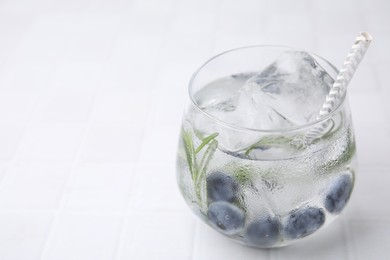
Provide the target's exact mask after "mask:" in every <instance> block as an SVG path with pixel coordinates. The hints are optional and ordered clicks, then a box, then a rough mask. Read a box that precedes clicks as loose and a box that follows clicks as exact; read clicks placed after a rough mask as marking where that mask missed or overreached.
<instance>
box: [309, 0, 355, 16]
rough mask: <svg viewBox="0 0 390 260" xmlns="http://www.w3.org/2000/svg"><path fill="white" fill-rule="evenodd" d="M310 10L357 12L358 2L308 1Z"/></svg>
mask: <svg viewBox="0 0 390 260" xmlns="http://www.w3.org/2000/svg"><path fill="white" fill-rule="evenodd" d="M310 5H311V7H312V12H313V13H314V14H317V13H332V12H335V11H336V12H345V13H355V14H356V13H357V11H358V7H357V6H358V4H357V3H356V1H355V0H344V1H336V0H329V1H316V2H313V1H311V2H310Z"/></svg>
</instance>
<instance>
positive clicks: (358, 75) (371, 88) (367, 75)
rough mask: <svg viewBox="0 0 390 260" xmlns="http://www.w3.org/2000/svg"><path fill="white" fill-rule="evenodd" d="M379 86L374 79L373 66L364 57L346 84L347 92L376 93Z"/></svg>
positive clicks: (369, 54)
mask: <svg viewBox="0 0 390 260" xmlns="http://www.w3.org/2000/svg"><path fill="white" fill-rule="evenodd" d="M369 56H371V52H369V53H368V54H367V56H366V58H368V57H369ZM379 88H380V86H379V84H378V80H377V79H376V72H375V70H374V68H373V66H371V64H370V63H369V62H368V60H366V59H364V60H363V61H362V63H361V64H360V65H359V68H358V70H357V71H356V72H355V74H354V75H353V78H352V80H351V82H350V84H349V86H348V92H349V93H350V94H351V93H355V92H362V93H363V92H364V93H376V91H377V90H378V89H379Z"/></svg>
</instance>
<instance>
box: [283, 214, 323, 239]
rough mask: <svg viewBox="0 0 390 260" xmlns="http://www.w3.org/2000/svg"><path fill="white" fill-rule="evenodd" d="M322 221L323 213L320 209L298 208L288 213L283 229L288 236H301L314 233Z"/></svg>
mask: <svg viewBox="0 0 390 260" xmlns="http://www.w3.org/2000/svg"><path fill="white" fill-rule="evenodd" d="M324 222H325V213H324V211H323V210H322V209H320V208H314V207H305V208H300V209H297V210H294V211H292V212H291V213H290V215H289V216H288V219H287V222H286V226H285V227H284V231H285V233H286V236H287V237H289V238H302V237H305V236H308V235H310V234H312V233H314V232H315V231H316V230H317V229H319V228H320V227H321V226H322V225H323V224H324Z"/></svg>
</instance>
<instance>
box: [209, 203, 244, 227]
mask: <svg viewBox="0 0 390 260" xmlns="http://www.w3.org/2000/svg"><path fill="white" fill-rule="evenodd" d="M207 217H208V219H209V220H210V223H211V225H212V226H214V227H215V228H217V230H219V231H221V232H222V233H224V234H227V235H234V234H237V233H238V232H240V230H241V229H242V227H243V226H244V222H245V215H244V212H243V211H242V210H241V209H240V208H238V207H236V206H234V205H233V204H231V203H228V202H226V201H217V202H213V203H211V204H210V206H209V209H208V211H207Z"/></svg>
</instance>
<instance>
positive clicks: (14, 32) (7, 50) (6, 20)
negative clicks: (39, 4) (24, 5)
mask: <svg viewBox="0 0 390 260" xmlns="http://www.w3.org/2000/svg"><path fill="white" fill-rule="evenodd" d="M33 20H34V18H32V17H31V16H30V15H22V14H20V13H19V14H15V13H5V12H2V14H1V15H0V34H1V36H2V37H1V41H0V57H1V60H2V61H4V60H6V59H7V58H10V57H11V58H13V57H15V55H17V48H18V46H19V44H20V40H21V39H22V38H23V36H24V35H25V34H26V32H27V31H28V29H29V28H30V24H31V23H32V21H33Z"/></svg>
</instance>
